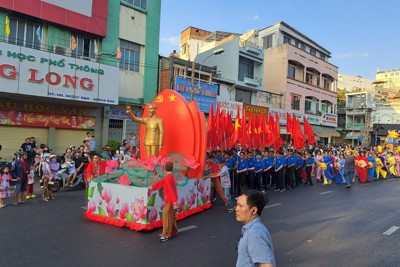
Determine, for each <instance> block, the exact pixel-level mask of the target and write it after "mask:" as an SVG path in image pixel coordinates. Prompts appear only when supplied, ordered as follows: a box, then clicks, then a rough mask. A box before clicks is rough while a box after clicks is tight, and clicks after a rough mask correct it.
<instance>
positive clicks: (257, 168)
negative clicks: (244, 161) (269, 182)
mask: <svg viewBox="0 0 400 267" xmlns="http://www.w3.org/2000/svg"><path fill="white" fill-rule="evenodd" d="M264 168H265V166H264V161H263V158H262V154H261V151H259V150H257V151H256V160H255V164H254V173H255V177H254V179H255V180H254V189H256V190H259V191H261V190H262V177H263V173H264Z"/></svg>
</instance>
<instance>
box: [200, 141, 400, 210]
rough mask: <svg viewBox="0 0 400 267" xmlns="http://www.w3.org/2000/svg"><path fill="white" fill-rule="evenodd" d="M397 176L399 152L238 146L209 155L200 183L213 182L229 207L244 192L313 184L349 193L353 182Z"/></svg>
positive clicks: (283, 190)
mask: <svg viewBox="0 0 400 267" xmlns="http://www.w3.org/2000/svg"><path fill="white" fill-rule="evenodd" d="M218 166H219V167H218ZM399 176H400V151H390V150H388V149H385V148H382V147H380V146H378V147H369V148H367V147H352V146H350V145H341V144H338V145H335V146H330V145H322V144H319V145H315V146H314V145H313V146H309V147H308V148H307V149H303V150H294V149H293V148H292V146H291V144H290V143H289V144H287V143H286V144H285V145H284V146H283V147H281V149H279V150H278V151H277V150H275V149H274V148H272V147H267V148H264V149H263V150H260V149H257V148H256V149H252V150H244V149H241V148H240V147H239V148H232V149H231V150H226V151H220V150H216V151H212V152H209V153H208V154H207V162H206V173H205V178H219V179H213V184H214V189H215V192H216V193H218V195H219V196H220V198H221V199H222V201H223V203H224V204H225V205H232V204H231V203H233V201H232V197H235V198H236V197H238V196H240V195H241V194H242V192H244V191H245V190H248V189H252V190H257V191H260V192H264V193H265V192H266V191H267V190H268V189H271V190H274V191H276V192H282V193H283V192H285V191H289V190H293V189H295V188H297V187H300V186H303V187H307V186H313V185H314V184H315V183H321V184H322V185H330V184H332V183H337V184H342V185H344V186H345V187H346V188H351V186H352V184H353V183H354V182H355V181H359V182H360V183H369V182H372V181H375V180H378V179H382V178H383V179H384V178H387V177H389V178H394V177H399ZM231 210H232V209H231Z"/></svg>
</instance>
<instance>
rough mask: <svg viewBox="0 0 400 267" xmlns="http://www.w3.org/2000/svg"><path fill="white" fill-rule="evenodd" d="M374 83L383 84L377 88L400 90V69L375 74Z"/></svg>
mask: <svg viewBox="0 0 400 267" xmlns="http://www.w3.org/2000/svg"><path fill="white" fill-rule="evenodd" d="M375 77H376V81H380V82H384V83H382V84H379V85H378V86H377V87H381V88H400V69H394V70H386V71H378V72H376V76H375Z"/></svg>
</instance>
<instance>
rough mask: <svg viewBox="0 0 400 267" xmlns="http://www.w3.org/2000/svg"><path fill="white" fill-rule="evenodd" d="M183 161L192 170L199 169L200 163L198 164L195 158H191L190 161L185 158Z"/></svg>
mask: <svg viewBox="0 0 400 267" xmlns="http://www.w3.org/2000/svg"><path fill="white" fill-rule="evenodd" d="M183 161H184V163H185V165H186V166H187V167H189V168H191V169H197V167H199V166H200V163H198V162H196V159H195V158H194V157H191V158H189V159H186V158H184V159H183Z"/></svg>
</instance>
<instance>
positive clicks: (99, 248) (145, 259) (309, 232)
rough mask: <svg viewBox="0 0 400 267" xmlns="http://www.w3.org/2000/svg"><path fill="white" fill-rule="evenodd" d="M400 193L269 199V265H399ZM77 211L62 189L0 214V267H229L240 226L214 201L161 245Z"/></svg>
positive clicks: (375, 190) (78, 197)
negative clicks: (51, 198) (50, 197)
mask: <svg viewBox="0 0 400 267" xmlns="http://www.w3.org/2000/svg"><path fill="white" fill-rule="evenodd" d="M36 191H38V186H36ZM399 192H400V179H393V180H383V181H377V182H373V183H371V184H364V185H361V184H359V183H356V184H355V185H354V186H353V188H351V189H345V188H344V186H343V185H336V184H332V185H331V186H322V185H321V184H316V185H314V186H313V187H306V188H304V187H301V188H297V189H295V190H293V191H289V192H284V193H276V192H270V201H269V203H268V205H267V206H266V208H265V210H264V211H263V214H262V219H263V221H264V222H265V223H266V225H267V227H268V229H269V231H270V232H271V235H272V239H273V243H274V249H275V255H276V260H277V266H328V267H329V266H332V267H333V266H348V267H351V266H354V267H356V266H357V267H359V266H363V267H367V266H371V267H372V266H380V267H389V266H399V262H400V256H399V254H398V251H399V247H398V244H399V243H400V230H399V231H395V230H397V229H398V228H396V227H394V228H392V227H393V226H400V209H399V204H398V203H399ZM37 193H38V192H37ZM37 195H38V194H37ZM7 203H8V204H10V203H11V199H7ZM84 206H85V197H84V191H83V190H65V189H63V190H61V191H60V192H58V193H56V194H55V200H54V201H50V202H43V201H42V200H41V199H40V198H39V197H37V198H36V199H34V200H26V201H25V204H23V205H20V206H18V207H15V206H12V205H9V206H7V207H5V208H3V209H0V215H1V218H2V222H1V225H2V227H1V233H0V234H1V235H0V236H1V241H2V242H1V244H0V266H2V267H3V266H5V267H14V266H41V267H47V266H96V267H100V266H193V267H197V266H199V267H200V266H235V262H236V250H235V245H236V242H237V240H238V239H239V237H240V229H241V226H242V225H240V224H239V223H237V222H236V221H235V215H234V213H228V212H227V211H226V210H225V207H223V206H222V204H221V203H220V202H219V201H218V200H217V202H216V203H215V205H214V206H213V207H212V208H211V209H209V210H206V211H205V212H202V213H200V214H196V215H194V216H191V217H189V218H187V219H185V220H183V221H179V222H178V227H179V229H180V234H179V236H178V237H177V238H174V239H172V240H170V241H168V242H159V236H158V234H159V233H160V229H158V230H155V231H151V232H133V231H131V230H128V229H124V228H117V227H111V226H107V225H103V224H99V223H94V222H90V221H88V220H87V219H86V218H85V217H84V216H83V212H84ZM384 233H385V234H384Z"/></svg>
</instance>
